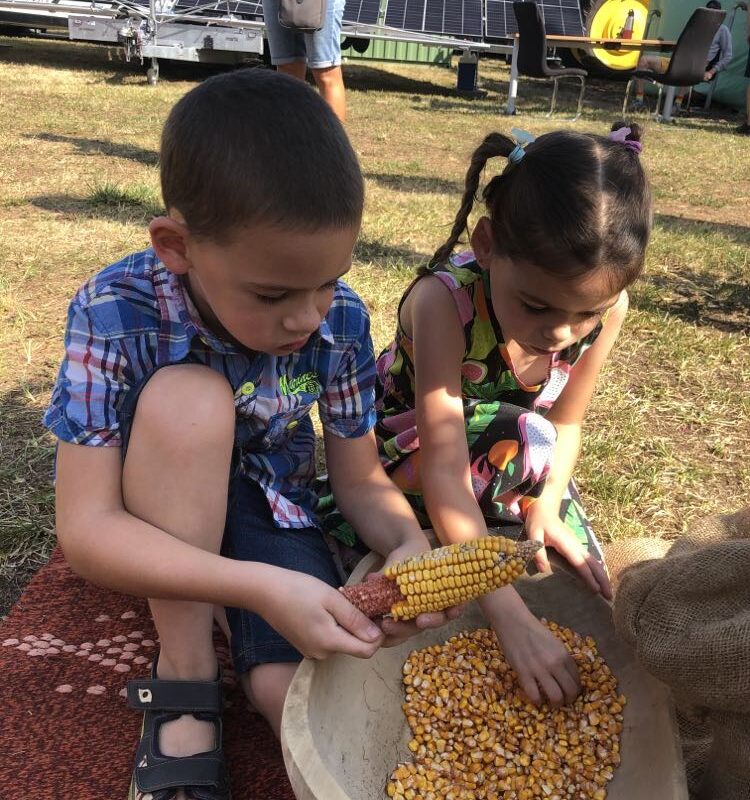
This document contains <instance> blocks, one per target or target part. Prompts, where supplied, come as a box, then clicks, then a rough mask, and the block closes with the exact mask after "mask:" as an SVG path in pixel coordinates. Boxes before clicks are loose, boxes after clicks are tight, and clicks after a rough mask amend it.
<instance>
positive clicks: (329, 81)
mask: <svg viewBox="0 0 750 800" xmlns="http://www.w3.org/2000/svg"><path fill="white" fill-rule="evenodd" d="M344 4H345V0H329V2H328V3H327V7H326V18H325V22H324V24H323V27H322V28H321V29H320V30H319V31H315V32H314V33H304V32H302V31H299V30H293V29H291V28H285V27H284V26H283V25H281V24H280V23H279V0H263V17H264V19H265V23H266V36H267V37H268V46H269V49H270V51H271V62H272V63H273V64H274V66H275V67H276V69H278V70H279V72H284V73H286V74H287V75H292V76H293V77H295V78H299V79H300V80H304V79H305V76H306V74H307V67H308V66H309V67H310V69H311V70H312V73H313V77H314V79H315V84H316V86H317V87H318V90H319V91H320V94H321V96H322V97H323V99H324V100H325V101H326V102H327V103H328V105H329V106H330V107H331V108H332V109H333V112H334V114H336V116H337V117H338V118H339V119H340V120H341V121H342V122H344V120H345V118H346V94H345V89H344V78H343V73H342V71H341V23H342V21H343V18H344Z"/></svg>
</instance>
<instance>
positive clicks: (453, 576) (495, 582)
mask: <svg viewBox="0 0 750 800" xmlns="http://www.w3.org/2000/svg"><path fill="white" fill-rule="evenodd" d="M540 547H541V545H540V544H539V543H538V542H528V541H526V542H514V541H512V540H511V539H506V538H505V537H503V536H485V537H483V538H481V539H473V540H472V541H469V542H462V543H460V544H451V545H448V546H446V547H439V548H437V549H436V550H431V551H429V552H427V553H421V554H420V555H418V556H412V557H411V558H407V559H405V560H404V561H399V562H397V563H396V564H391V565H390V566H389V567H387V568H386V569H385V570H384V571H383V574H382V575H381V576H379V577H378V578H375V579H372V580H368V581H365V582H364V583H358V584H355V585H353V586H345V587H344V588H342V589H341V592H342V593H343V594H344V595H345V596H346V598H347V599H348V600H349V602H350V603H352V604H353V605H355V606H357V608H359V609H360V611H362V612H363V613H364V614H366V615H367V616H368V617H379V616H390V617H393V618H394V619H413V618H414V617H416V616H417V615H418V614H423V613H425V612H429V611H442V610H443V609H444V608H448V607H449V606H455V605H459V604H461V603H466V602H468V601H469V600H474V599H476V598H477V597H481V596H482V595H483V594H487V593H488V592H491V591H493V590H494V589H499V588H500V587H501V586H507V585H508V584H509V583H512V582H513V581H514V580H516V578H518V577H519V576H520V575H522V574H523V572H524V570H525V569H526V564H527V562H528V561H529V559H531V558H532V557H533V555H534V554H535V553H536V551H537V550H538V549H539V548H540Z"/></svg>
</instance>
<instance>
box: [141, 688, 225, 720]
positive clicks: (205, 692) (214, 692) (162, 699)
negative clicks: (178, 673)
mask: <svg viewBox="0 0 750 800" xmlns="http://www.w3.org/2000/svg"><path fill="white" fill-rule="evenodd" d="M128 705H129V706H130V708H135V709H138V710H140V711H169V712H173V713H179V714H192V713H203V714H221V710H222V707H223V693H222V686H221V681H218V680H216V681H169V680H161V679H152V680H136V681H128Z"/></svg>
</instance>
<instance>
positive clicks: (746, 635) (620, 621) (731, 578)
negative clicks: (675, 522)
mask: <svg viewBox="0 0 750 800" xmlns="http://www.w3.org/2000/svg"><path fill="white" fill-rule="evenodd" d="M614 619H615V625H616V627H617V629H618V631H619V632H620V634H621V635H622V636H623V637H624V638H625V639H626V640H627V641H629V642H630V644H631V645H632V646H633V648H634V649H635V651H636V653H637V655H638V658H639V660H640V661H641V663H642V664H643V666H644V667H645V668H646V669H647V670H648V671H649V672H650V673H651V674H652V675H654V676H656V677H657V678H659V679H660V680H661V681H663V682H664V683H665V684H667V685H668V686H669V687H670V688H671V689H672V693H673V695H674V699H675V703H676V705H677V707H678V711H679V721H680V727H681V732H682V733H683V734H684V737H685V738H684V754H685V760H686V766H687V771H688V781H689V786H690V791H691V797H693V798H695V800H750V508H748V509H745V510H744V511H741V512H739V513H737V514H734V515H732V516H722V517H712V518H709V519H706V520H703V521H701V522H697V523H695V524H694V525H693V526H692V527H691V528H690V530H689V531H688V532H687V533H686V534H685V535H684V536H683V537H681V538H680V539H678V540H677V541H676V542H674V543H673V544H672V546H671V547H670V548H669V551H668V552H667V554H666V556H665V557H664V558H657V559H651V560H646V561H641V562H640V563H636V564H634V565H633V566H631V567H629V568H627V569H625V570H624V571H623V572H622V574H621V575H620V581H619V588H618V590H617V594H616V598H615V605H614Z"/></svg>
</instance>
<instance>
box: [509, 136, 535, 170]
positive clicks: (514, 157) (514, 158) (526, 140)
mask: <svg viewBox="0 0 750 800" xmlns="http://www.w3.org/2000/svg"><path fill="white" fill-rule="evenodd" d="M510 135H511V136H512V137H513V138H514V139H515V140H516V146H515V147H514V148H513V149H512V150H511V151H510V153H509V154H508V161H510V163H511V164H518V163H519V162H520V161H521V159H523V157H524V156H525V155H526V150H525V148H526V145H527V144H531V142H533V141H534V140H535V139H536V137H535V136H534V135H533V134H531V133H529V132H528V131H522V130H521V129H520V128H511V131H510Z"/></svg>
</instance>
